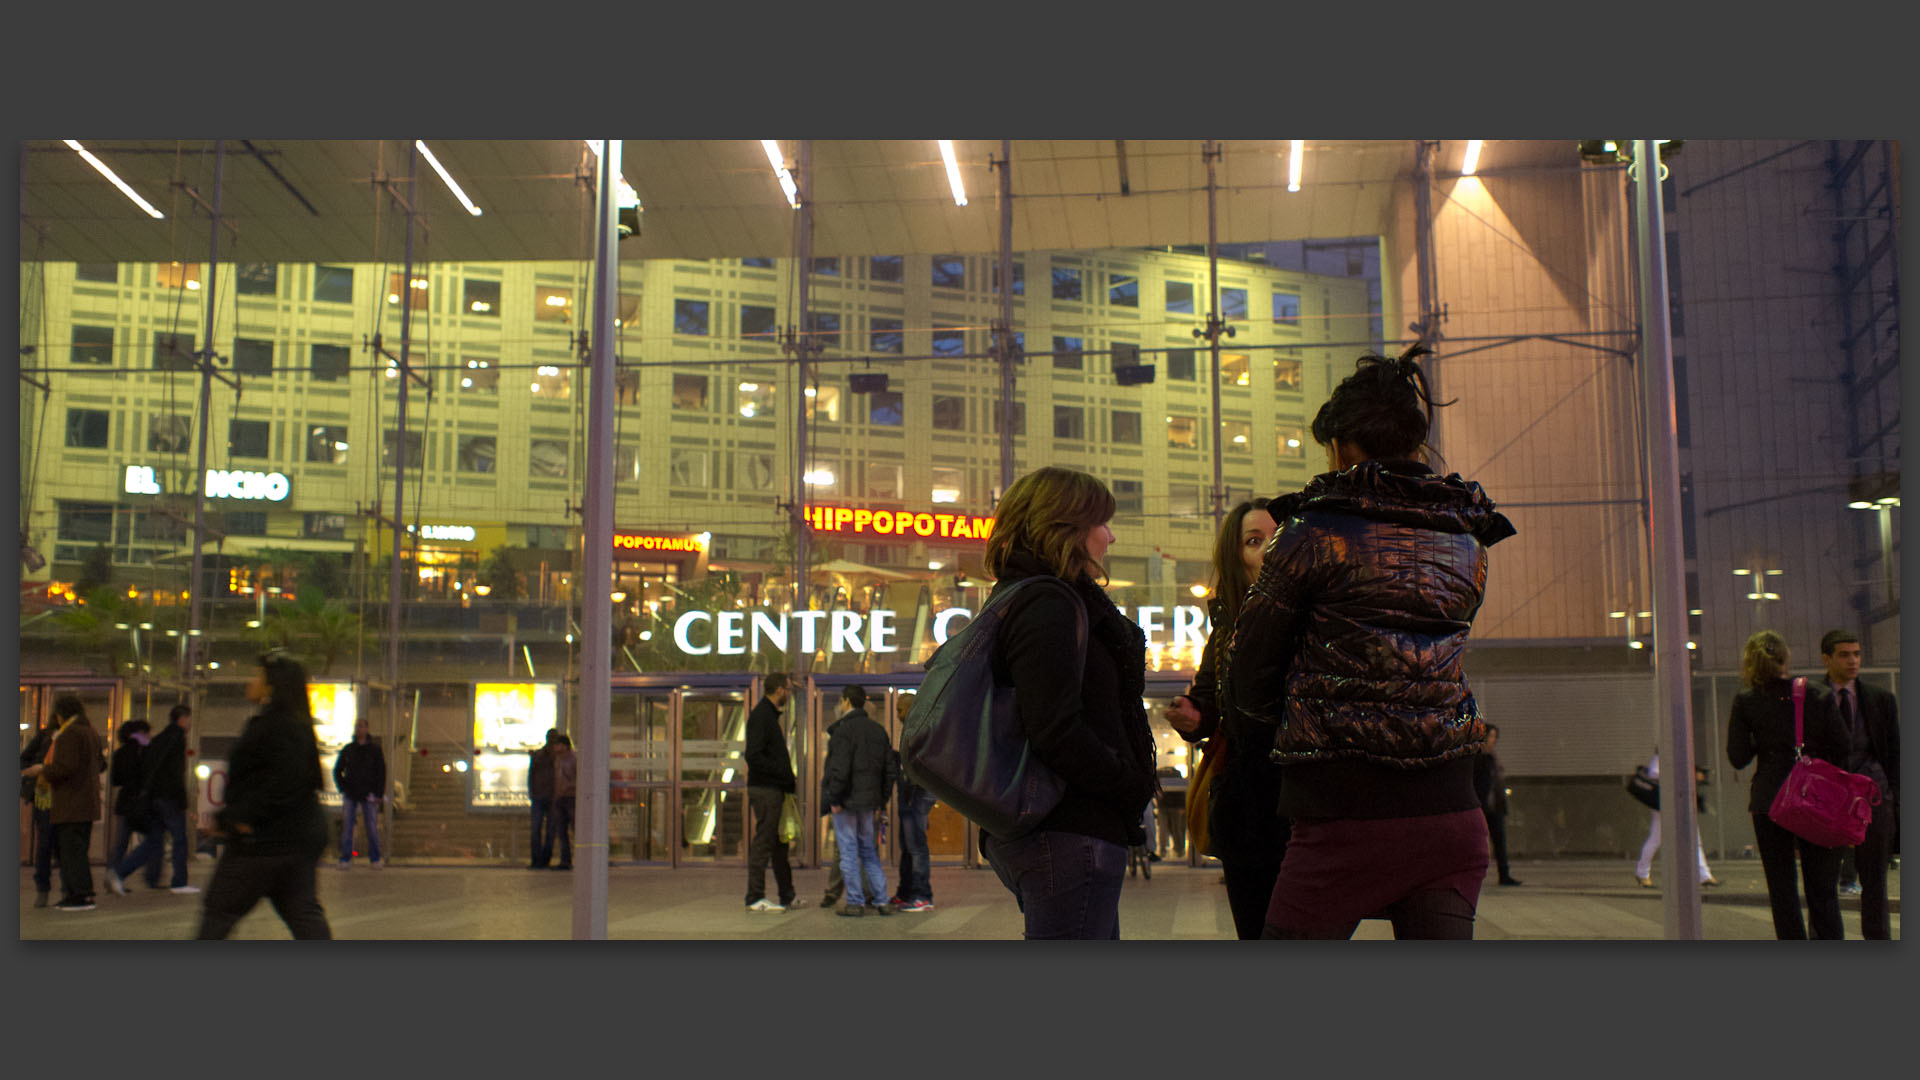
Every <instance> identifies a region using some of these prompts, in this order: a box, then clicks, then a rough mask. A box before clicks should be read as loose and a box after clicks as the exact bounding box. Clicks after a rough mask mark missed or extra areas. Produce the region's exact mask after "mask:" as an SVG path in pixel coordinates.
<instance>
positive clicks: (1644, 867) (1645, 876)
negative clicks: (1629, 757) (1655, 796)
mask: <svg viewBox="0 0 1920 1080" xmlns="http://www.w3.org/2000/svg"><path fill="white" fill-rule="evenodd" d="M1647 777H1648V779H1651V780H1658V779H1660V755H1659V754H1657V753H1656V754H1654V755H1653V760H1651V761H1649V762H1647ZM1693 778H1694V780H1695V781H1696V782H1697V781H1699V780H1700V779H1701V778H1702V771H1701V770H1695V771H1694V774H1693ZM1694 797H1695V798H1696V799H1697V800H1699V801H1698V802H1697V803H1696V804H1695V805H1696V806H1699V807H1700V808H1701V809H1705V803H1706V800H1705V799H1704V798H1703V797H1701V796H1699V795H1698V794H1696V795H1695V796H1694ZM1693 849H1694V851H1695V852H1697V853H1698V854H1699V856H1700V884H1702V885H1718V884H1720V879H1719V878H1717V877H1714V876H1713V871H1712V870H1709V869H1707V849H1706V848H1705V847H1703V846H1701V844H1700V829H1699V826H1698V824H1697V822H1696V824H1695V827H1694V830H1693ZM1659 850H1660V811H1658V810H1655V811H1654V812H1653V824H1652V825H1650V826H1648V828H1647V842H1646V843H1644V844H1641V845H1640V862H1639V865H1637V866H1635V867H1634V868H1633V878H1634V880H1635V881H1638V882H1639V883H1640V887H1641V888H1643V889H1651V888H1653V854H1654V852H1656V851H1659Z"/></svg>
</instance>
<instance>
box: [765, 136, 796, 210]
mask: <svg viewBox="0 0 1920 1080" xmlns="http://www.w3.org/2000/svg"><path fill="white" fill-rule="evenodd" d="M760 148H761V149H763V150H765V151H766V152H767V163H768V164H770V165H772V166H773V175H774V176H776V177H778V178H779V180H780V190H781V191H782V192H784V193H785V194H786V196H787V205H788V206H791V207H793V208H794V209H795V210H798V209H800V189H799V188H798V187H796V186H794V183H793V174H792V173H790V172H788V171H787V159H786V158H784V157H782V156H781V154H780V144H779V142H777V141H776V140H773V139H761V140H760Z"/></svg>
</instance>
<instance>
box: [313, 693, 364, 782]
mask: <svg viewBox="0 0 1920 1080" xmlns="http://www.w3.org/2000/svg"><path fill="white" fill-rule="evenodd" d="M307 703H308V704H309V705H311V706H312V708H313V741H315V742H317V743H319V744H320V777H321V785H322V787H321V794H320V801H321V802H322V803H324V804H326V805H328V806H339V805H340V789H339V788H337V787H334V786H333V762H334V759H335V758H337V757H339V756H340V751H341V750H344V749H345V748H346V747H347V744H349V743H351V742H353V729H354V725H355V724H357V723H359V721H360V695H359V693H358V692H357V691H356V690H355V689H354V685H353V684H352V683H350V682H309V683H308V684H307Z"/></svg>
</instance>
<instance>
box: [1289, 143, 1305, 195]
mask: <svg viewBox="0 0 1920 1080" xmlns="http://www.w3.org/2000/svg"><path fill="white" fill-rule="evenodd" d="M1306 150H1307V140H1305V139H1294V140H1293V141H1292V142H1291V143H1290V144H1288V147H1287V190H1288V191H1299V190H1300V158H1301V157H1302V156H1303V155H1305V153H1306Z"/></svg>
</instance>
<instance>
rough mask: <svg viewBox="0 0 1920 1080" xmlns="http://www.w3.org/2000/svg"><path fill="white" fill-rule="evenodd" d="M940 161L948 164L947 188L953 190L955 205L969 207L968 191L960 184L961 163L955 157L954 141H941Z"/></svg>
mask: <svg viewBox="0 0 1920 1080" xmlns="http://www.w3.org/2000/svg"><path fill="white" fill-rule="evenodd" d="M940 160H941V161H944V162H946V163H947V186H948V187H950V188H952V189H953V205H955V206H965V205H967V189H966V188H965V187H964V186H963V185H962V184H961V183H960V163H959V162H958V161H955V160H954V157H953V140H952V139H941V140H940Z"/></svg>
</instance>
